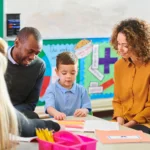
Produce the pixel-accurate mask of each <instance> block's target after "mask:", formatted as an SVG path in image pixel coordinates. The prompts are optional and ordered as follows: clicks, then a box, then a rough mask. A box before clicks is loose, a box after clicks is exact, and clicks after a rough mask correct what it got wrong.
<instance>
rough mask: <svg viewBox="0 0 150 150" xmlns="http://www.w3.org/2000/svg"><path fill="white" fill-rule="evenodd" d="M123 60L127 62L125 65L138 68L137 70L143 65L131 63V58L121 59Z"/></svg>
mask: <svg viewBox="0 0 150 150" xmlns="http://www.w3.org/2000/svg"><path fill="white" fill-rule="evenodd" d="M123 60H124V61H125V62H127V65H128V66H129V67H130V66H132V65H133V66H136V67H138V68H140V67H141V66H142V65H143V63H136V64H135V63H133V62H132V60H131V58H128V59H125V58H123Z"/></svg>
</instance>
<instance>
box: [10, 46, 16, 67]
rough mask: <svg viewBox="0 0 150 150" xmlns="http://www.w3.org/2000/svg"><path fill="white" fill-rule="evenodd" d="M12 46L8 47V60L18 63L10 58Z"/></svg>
mask: <svg viewBox="0 0 150 150" xmlns="http://www.w3.org/2000/svg"><path fill="white" fill-rule="evenodd" d="M13 48H14V46H12V47H11V48H9V49H8V59H9V61H11V62H12V63H13V64H16V65H18V63H17V62H16V61H15V60H14V59H13V58H12V55H11V53H12V50H13Z"/></svg>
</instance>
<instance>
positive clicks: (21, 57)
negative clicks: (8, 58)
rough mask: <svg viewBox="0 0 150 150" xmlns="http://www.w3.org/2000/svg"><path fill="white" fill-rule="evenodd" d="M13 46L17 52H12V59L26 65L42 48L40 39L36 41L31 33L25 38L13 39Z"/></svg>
mask: <svg viewBox="0 0 150 150" xmlns="http://www.w3.org/2000/svg"><path fill="white" fill-rule="evenodd" d="M15 48H16V49H17V52H15V53H14V60H15V61H16V62H17V63H18V64H19V65H23V66H28V65H29V64H30V63H31V61H32V60H34V59H35V56H36V55H38V54H39V53H40V51H41V49H42V41H40V42H37V41H36V40H35V38H34V37H33V35H30V36H29V37H28V38H27V39H26V40H24V41H20V40H19V39H18V38H17V39H16V40H15Z"/></svg>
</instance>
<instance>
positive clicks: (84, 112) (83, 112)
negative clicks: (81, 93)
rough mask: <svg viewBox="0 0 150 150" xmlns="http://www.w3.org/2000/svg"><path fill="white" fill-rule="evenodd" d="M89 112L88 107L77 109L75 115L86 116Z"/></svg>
mask: <svg viewBox="0 0 150 150" xmlns="http://www.w3.org/2000/svg"><path fill="white" fill-rule="evenodd" d="M88 112H89V111H88V109H86V108H81V109H76V111H75V112H74V116H75V117H86V115H87V114H88Z"/></svg>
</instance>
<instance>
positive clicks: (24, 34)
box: [17, 27, 42, 42]
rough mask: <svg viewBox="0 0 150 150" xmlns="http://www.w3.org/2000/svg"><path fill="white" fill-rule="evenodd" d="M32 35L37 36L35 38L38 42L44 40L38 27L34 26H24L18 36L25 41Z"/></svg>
mask: <svg viewBox="0 0 150 150" xmlns="http://www.w3.org/2000/svg"><path fill="white" fill-rule="evenodd" d="M30 35H33V37H34V38H35V40H36V41H37V42H40V41H41V40H42V36H41V33H40V32H39V30H38V29H36V28H34V27H24V28H22V29H21V30H20V31H19V32H18V34H17V37H18V38H19V40H21V41H24V40H26V39H27V38H28V37H29V36H30Z"/></svg>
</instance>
